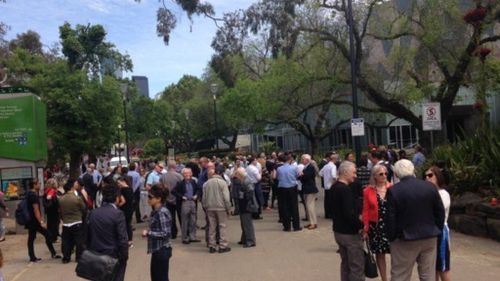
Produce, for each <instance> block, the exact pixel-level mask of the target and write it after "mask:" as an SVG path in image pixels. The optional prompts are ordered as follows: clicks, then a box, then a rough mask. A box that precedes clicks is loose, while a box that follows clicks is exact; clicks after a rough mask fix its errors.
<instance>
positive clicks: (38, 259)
mask: <svg viewBox="0 0 500 281" xmlns="http://www.w3.org/2000/svg"><path fill="white" fill-rule="evenodd" d="M41 260H42V259H41V258H32V259H30V262H39V261H41Z"/></svg>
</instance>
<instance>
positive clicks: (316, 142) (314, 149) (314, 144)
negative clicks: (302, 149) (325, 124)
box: [309, 136, 321, 157]
mask: <svg viewBox="0 0 500 281" xmlns="http://www.w3.org/2000/svg"><path fill="white" fill-rule="evenodd" d="M309 141H310V143H311V156H312V157H314V155H316V154H317V153H319V147H320V143H321V141H320V139H319V138H317V137H315V136H312V137H311V138H310V139H309Z"/></svg>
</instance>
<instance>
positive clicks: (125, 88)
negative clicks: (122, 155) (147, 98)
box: [120, 83, 130, 163]
mask: <svg viewBox="0 0 500 281" xmlns="http://www.w3.org/2000/svg"><path fill="white" fill-rule="evenodd" d="M120 87H121V91H122V94H123V118H124V121H125V128H124V130H125V147H126V149H127V150H126V152H127V154H126V156H127V163H130V156H129V153H128V123H127V101H128V84H126V83H123V84H121V85H120Z"/></svg>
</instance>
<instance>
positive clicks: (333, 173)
mask: <svg viewBox="0 0 500 281" xmlns="http://www.w3.org/2000/svg"><path fill="white" fill-rule="evenodd" d="M319 175H320V176H321V177H323V188H324V189H326V190H329V189H330V188H331V187H332V185H333V183H334V182H335V180H336V179H337V166H336V165H335V164H334V163H333V162H331V161H330V162H328V164H326V165H325V166H324V167H323V169H321V171H319Z"/></svg>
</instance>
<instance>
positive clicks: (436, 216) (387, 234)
mask: <svg viewBox="0 0 500 281" xmlns="http://www.w3.org/2000/svg"><path fill="white" fill-rule="evenodd" d="M422 156H423V155H422ZM400 158H401V159H400ZM417 158H418V159H417V160H418V165H423V163H421V161H422V158H421V156H417ZM318 176H319V177H320V178H321V184H320V183H319V182H318V183H317V182H316V180H317V179H318ZM445 186H446V180H445V175H443V170H442V167H441V168H440V167H437V166H432V167H430V168H429V169H428V170H426V172H425V176H424V180H422V179H417V178H416V176H415V165H414V164H413V163H412V162H411V161H409V160H407V159H405V158H404V156H403V157H402V156H401V154H399V155H398V154H397V153H395V152H394V151H391V149H389V150H386V149H385V148H381V149H373V150H372V151H370V153H369V154H364V155H362V157H361V162H360V163H359V165H356V164H355V157H354V154H353V153H347V154H346V155H345V157H344V160H341V159H340V156H339V155H338V154H336V153H335V152H330V153H327V154H326V155H325V157H324V159H322V160H321V161H320V162H319V164H318V163H316V161H314V160H313V159H312V157H311V155H309V154H302V155H301V156H300V158H297V157H296V155H295V154H294V153H291V152H273V153H272V154H270V155H266V154H264V153H261V154H258V155H251V156H243V155H236V156H235V158H234V159H232V161H230V160H229V158H224V159H218V158H215V157H214V158H213V159H209V158H206V157H201V158H199V159H190V160H189V161H188V162H187V163H185V164H184V163H181V162H180V161H177V162H176V161H174V160H168V161H167V163H166V165H165V164H164V163H163V162H149V163H137V164H136V163H131V164H130V165H129V166H128V167H125V166H123V167H122V166H121V165H118V166H116V167H115V168H114V169H110V170H109V171H108V172H106V170H104V171H103V170H101V171H98V170H97V169H96V168H95V165H94V164H89V165H88V166H86V167H85V171H84V172H83V173H82V175H81V176H80V177H79V178H77V179H67V180H66V181H65V183H64V185H63V190H60V187H59V183H58V181H57V180H55V179H54V178H49V179H47V180H46V184H45V190H44V193H43V195H42V196H41V197H42V198H39V193H40V183H39V182H38V181H37V180H34V181H33V184H32V188H31V190H30V191H29V192H28V193H27V194H26V198H27V202H28V206H29V210H30V212H31V213H32V217H33V219H32V221H31V222H30V223H28V224H27V225H26V228H27V229H28V230H29V234H28V254H29V258H30V261H32V262H37V261H39V260H40V259H39V258H38V257H37V256H36V255H35V253H34V249H33V241H34V240H35V238H36V234H37V233H40V234H41V235H43V236H44V238H45V242H46V245H47V247H48V249H49V250H50V253H51V255H52V258H56V259H58V258H62V262H63V263H69V262H70V260H71V255H72V253H73V252H74V253H75V256H76V257H75V259H76V260H77V261H78V259H79V257H80V256H81V254H82V251H83V250H84V249H90V250H93V251H95V252H98V253H101V254H106V255H109V256H112V257H115V258H118V260H119V270H118V271H117V274H116V276H115V278H114V280H124V276H125V272H126V264H127V259H128V251H129V249H130V248H131V247H134V243H133V232H134V230H135V228H134V226H133V225H132V220H133V217H134V213H135V218H136V223H137V224H136V225H135V226H136V227H139V226H140V225H139V224H140V223H143V222H146V221H147V225H148V226H147V227H146V228H145V229H143V230H142V231H141V234H142V237H144V238H147V241H148V247H147V253H148V254H151V268H150V272H151V280H153V281H155V280H168V275H169V260H170V258H171V256H172V249H171V240H172V239H177V238H180V240H181V241H182V243H183V244H186V245H188V244H191V243H200V242H202V240H201V239H199V238H198V235H197V230H199V229H202V230H205V235H204V236H205V237H204V242H205V243H206V246H207V249H208V252H209V253H227V252H230V251H231V247H230V245H229V241H228V237H227V227H228V219H229V217H230V216H239V219H240V223H241V238H240V240H239V241H238V244H239V245H241V246H242V247H244V248H251V247H255V246H257V240H256V235H255V228H254V221H255V223H258V220H260V219H262V218H263V214H264V211H265V210H270V209H274V208H275V206H276V202H277V207H278V214H279V222H280V223H281V225H282V230H283V231H284V232H292V231H302V230H303V229H304V228H305V229H307V230H314V229H316V228H318V220H317V217H318V216H317V214H316V205H315V204H316V201H317V199H318V198H317V194H318V193H319V189H318V187H322V188H323V189H324V195H325V196H324V213H325V217H326V218H331V219H332V220H333V232H334V238H335V241H336V242H337V244H338V246H339V250H338V252H339V254H340V256H341V260H342V261H341V266H340V269H341V280H342V281H355V280H364V279H365V273H364V263H365V257H364V245H365V244H364V241H366V242H368V246H369V247H370V249H371V251H372V252H373V253H374V254H375V256H376V263H377V266H378V269H379V274H380V278H381V279H382V280H383V281H386V280H388V276H389V272H390V276H391V278H392V280H410V276H411V272H412V268H413V266H414V264H415V263H418V265H419V266H418V270H419V277H420V280H435V278H441V279H442V280H450V276H449V269H450V252H449V231H448V228H447V224H446V220H447V216H448V209H449V205H450V197H449V194H448V193H447V192H446V190H445V188H444V187H445ZM301 203H302V204H303V208H304V214H305V218H303V219H302V220H303V221H307V224H306V225H304V226H302V225H301V218H300V215H299V205H300V204H301ZM40 204H43V206H44V209H45V214H46V217H47V223H45V222H44V220H43V217H42V213H41V211H40ZM199 208H201V209H202V211H203V212H201V211H200V212H199V211H198V210H199ZM198 213H203V214H204V220H203V222H204V223H205V225H204V226H201V227H200V225H201V224H199V222H198ZM61 223H62V233H61V234H60V233H59V230H60V224H61ZM58 237H61V240H62V243H61V252H62V257H61V256H60V255H58V254H57V252H56V250H55V249H54V247H53V243H54V242H55V241H57V239H58ZM387 254H391V268H390V271H389V270H388V269H387V263H386V255H387Z"/></svg>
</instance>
